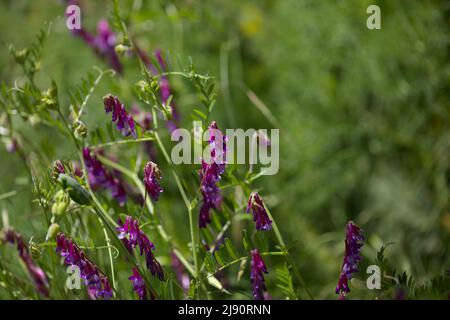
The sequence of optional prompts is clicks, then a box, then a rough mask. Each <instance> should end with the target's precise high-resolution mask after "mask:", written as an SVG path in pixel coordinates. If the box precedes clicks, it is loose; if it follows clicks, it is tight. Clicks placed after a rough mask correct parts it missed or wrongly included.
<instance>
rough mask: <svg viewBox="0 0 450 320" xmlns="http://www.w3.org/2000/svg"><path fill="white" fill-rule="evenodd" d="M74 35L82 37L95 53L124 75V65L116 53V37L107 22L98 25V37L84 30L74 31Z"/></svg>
mask: <svg viewBox="0 0 450 320" xmlns="http://www.w3.org/2000/svg"><path fill="white" fill-rule="evenodd" d="M72 33H73V34H74V35H76V36H77V37H80V38H81V39H83V40H84V42H85V43H86V44H87V45H88V46H89V47H91V48H92V49H93V50H94V52H95V53H96V54H97V55H98V56H99V57H100V58H102V59H105V60H106V61H107V63H108V64H109V65H110V66H111V67H112V68H113V69H114V70H115V71H117V72H118V73H122V70H123V68H122V64H121V63H120V60H119V57H118V55H117V53H116V51H115V45H116V35H115V34H114V32H113V31H112V30H111V28H110V27H109V24H108V22H107V21H106V20H100V21H99V22H98V24H97V35H93V34H91V33H89V32H88V31H86V30H85V29H84V28H81V29H73V30H72Z"/></svg>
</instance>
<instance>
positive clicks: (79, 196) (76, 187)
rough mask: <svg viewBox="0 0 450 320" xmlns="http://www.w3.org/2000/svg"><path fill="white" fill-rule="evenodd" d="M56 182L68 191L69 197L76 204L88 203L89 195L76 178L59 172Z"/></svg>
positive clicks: (89, 201)
mask: <svg viewBox="0 0 450 320" xmlns="http://www.w3.org/2000/svg"><path fill="white" fill-rule="evenodd" d="M58 182H59V183H60V184H61V186H62V187H63V188H64V189H65V190H66V191H67V192H68V193H69V196H70V198H71V199H72V200H73V201H75V202H76V203H78V204H81V205H88V204H90V203H91V195H90V194H89V193H88V192H87V191H86V189H84V188H83V186H81V185H80V184H79V183H78V181H77V180H75V179H74V178H72V177H71V176H68V175H67V174H60V175H59V177H58Z"/></svg>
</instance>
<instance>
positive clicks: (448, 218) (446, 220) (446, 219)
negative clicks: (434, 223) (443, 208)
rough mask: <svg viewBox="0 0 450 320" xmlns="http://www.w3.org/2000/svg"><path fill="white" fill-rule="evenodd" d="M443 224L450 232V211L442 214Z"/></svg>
mask: <svg viewBox="0 0 450 320" xmlns="http://www.w3.org/2000/svg"><path fill="white" fill-rule="evenodd" d="M442 225H443V226H444V228H445V229H447V231H448V232H450V213H445V214H444V215H443V216H442Z"/></svg>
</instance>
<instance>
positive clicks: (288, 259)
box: [263, 203, 314, 300]
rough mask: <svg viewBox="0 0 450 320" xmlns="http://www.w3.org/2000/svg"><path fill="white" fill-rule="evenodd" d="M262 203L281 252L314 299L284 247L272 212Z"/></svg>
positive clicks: (309, 295)
mask: <svg viewBox="0 0 450 320" xmlns="http://www.w3.org/2000/svg"><path fill="white" fill-rule="evenodd" d="M263 204H264V208H265V209H266V211H267V215H268V216H269V219H270V220H272V229H273V232H274V233H275V237H276V238H277V241H278V243H279V245H280V247H281V248H280V249H281V250H282V252H283V253H284V256H285V258H286V260H287V262H288V263H289V264H290V265H291V266H292V269H293V270H294V274H295V276H296V277H297V279H298V281H299V282H300V283H301V285H302V286H303V288H305V291H306V294H307V295H308V297H309V298H310V299H311V300H314V297H313V295H312V294H311V292H310V291H309V289H308V287H307V286H306V283H305V280H304V279H303V276H302V275H301V273H300V270H299V269H298V267H297V265H296V263H295V262H294V260H293V259H292V257H291V255H290V254H289V252H288V251H287V250H286V249H285V248H286V244H285V242H284V240H283V237H282V236H281V233H280V230H279V229H278V226H277V223H276V221H275V219H274V218H273V216H272V214H271V213H270V210H269V208H267V206H266V204H265V203H263Z"/></svg>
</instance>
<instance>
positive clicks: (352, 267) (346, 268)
mask: <svg viewBox="0 0 450 320" xmlns="http://www.w3.org/2000/svg"><path fill="white" fill-rule="evenodd" d="M363 240H364V237H363V235H362V231H361V229H360V228H359V227H358V226H357V225H356V224H354V223H353V221H350V222H349V223H347V227H346V232H345V255H344V262H343V264H342V272H341V274H340V276H339V281H338V285H337V286H336V294H340V295H342V296H345V295H346V294H347V293H349V292H350V288H349V286H348V281H349V280H350V279H351V278H352V277H353V274H354V273H356V272H358V262H359V261H361V259H362V257H361V253H360V251H361V247H362V246H363V244H362V241H363Z"/></svg>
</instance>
